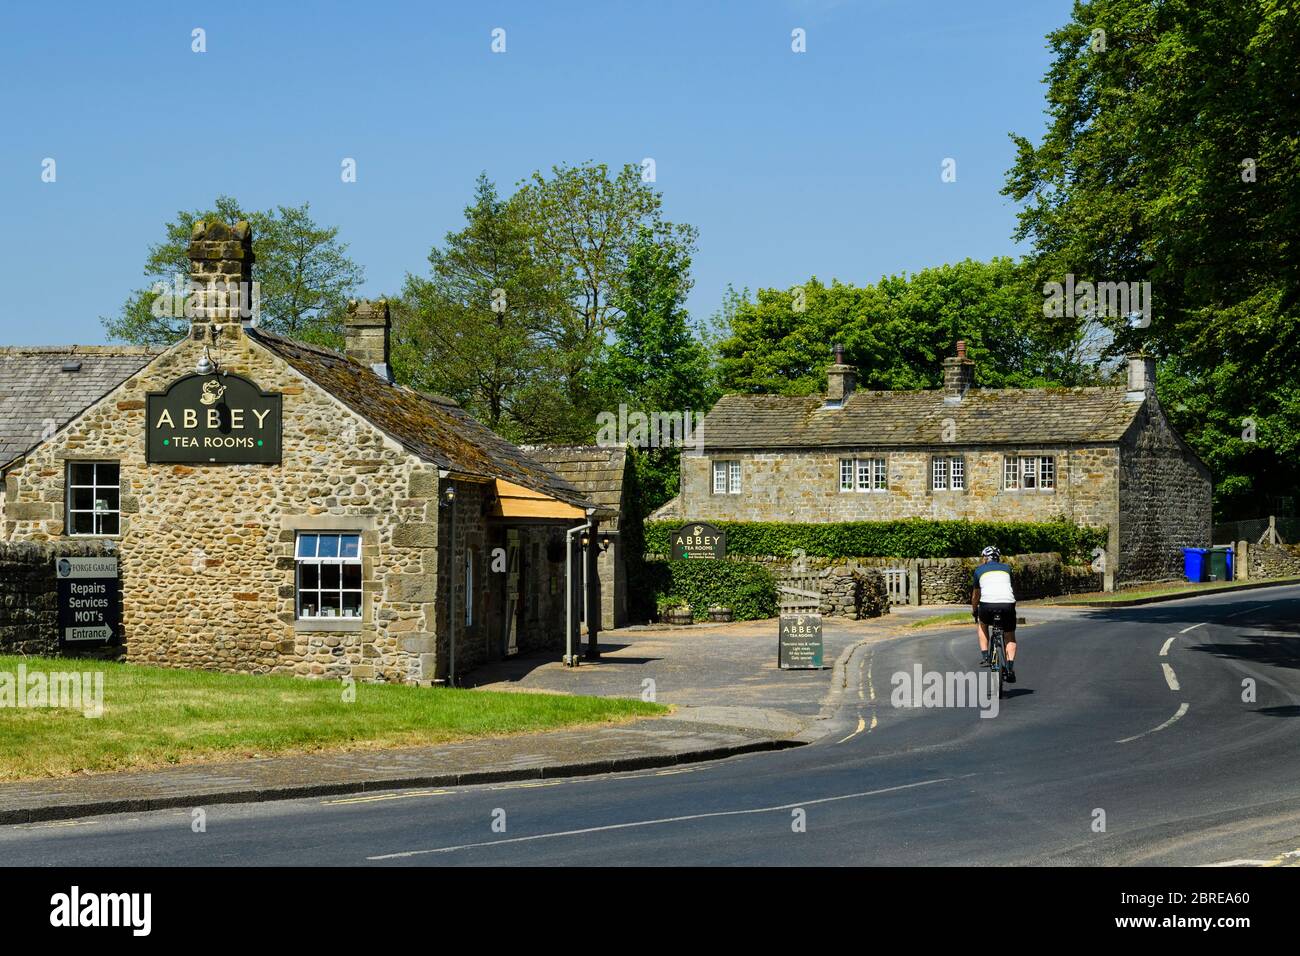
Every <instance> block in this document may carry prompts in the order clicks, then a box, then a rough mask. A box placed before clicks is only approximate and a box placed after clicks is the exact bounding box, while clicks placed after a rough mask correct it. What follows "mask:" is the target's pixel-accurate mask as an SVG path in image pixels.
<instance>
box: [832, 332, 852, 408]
mask: <svg viewBox="0 0 1300 956" xmlns="http://www.w3.org/2000/svg"><path fill="white" fill-rule="evenodd" d="M857 380H858V373H857V370H856V369H854V367H853V366H852V365H846V364H845V363H844V346H842V345H837V346H835V364H834V365H832V366H830V367H829V368H827V369H826V400H827V401H828V402H842V401H844V399H846V398H848V397H849V395H850V394H852V392H853V389H854V387H855V386H856V385H857Z"/></svg>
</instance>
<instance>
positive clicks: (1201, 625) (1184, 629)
mask: <svg viewBox="0 0 1300 956" xmlns="http://www.w3.org/2000/svg"><path fill="white" fill-rule="evenodd" d="M1208 623H1209V621H1202V622H1201V623H1200V624H1193V625H1192V626H1191V627H1185V628H1183V629H1182V630H1181V631H1179V632H1178V633H1179V634H1186V633H1187V632H1188V631H1194V630H1196V629H1197V628H1198V627H1205V625H1206V624H1208Z"/></svg>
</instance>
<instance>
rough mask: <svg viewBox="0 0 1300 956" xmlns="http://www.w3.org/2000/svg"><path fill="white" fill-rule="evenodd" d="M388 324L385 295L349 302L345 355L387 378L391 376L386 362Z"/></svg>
mask: <svg viewBox="0 0 1300 956" xmlns="http://www.w3.org/2000/svg"><path fill="white" fill-rule="evenodd" d="M390 327H391V323H390V322H389V318H388V302H387V301H386V300H385V299H380V300H379V301H378V302H371V301H369V300H368V299H361V300H357V299H352V300H351V301H350V302H348V312H347V315H346V316H345V317H344V319H343V340H344V342H345V345H344V347H343V351H344V352H346V353H347V356H348V358H350V359H352V360H353V361H354V362H360V363H361V364H362V365H364V366H366V367H367V368H369V369H372V370H373V371H374V373H375V374H376V375H378V376H379V377H380V378H382V379H384V380H385V381H388V382H391V381H392V380H393V373H392V369H391V367H390V366H389V364H388V342H389V329H390Z"/></svg>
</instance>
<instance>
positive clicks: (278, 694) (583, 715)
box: [0, 655, 668, 780]
mask: <svg viewBox="0 0 1300 956" xmlns="http://www.w3.org/2000/svg"><path fill="white" fill-rule="evenodd" d="M20 664H21V665H22V666H23V667H24V668H25V674H26V686H27V695H26V696H27V697H28V706H25V707H18V706H15V705H16V703H17V700H18V690H17V683H18V674H19V665H20ZM74 671H76V672H87V671H88V672H91V673H94V672H102V674H103V684H102V687H103V714H102V716H100V717H86V716H85V713H84V712H85V711H86V710H87V709H92V708H90V705H89V702H88V701H86V700H83V701H82V703H81V708H80V709H72V708H66V707H65V708H54V707H49V706H32V704H33V703H34V701H33V699H32V693H33V687H34V684H33V676H32V675H33V674H41V675H43V676H44V677H45V680H46V681H47V683H48V682H49V681H50V678H49V676H48V675H50V674H52V673H65V674H66V673H71V672H74ZM344 690H345V688H344V685H342V684H341V683H339V682H336V681H323V680H304V679H302V678H297V677H273V676H253V675H236V674H218V673H212V672H209V671H196V670H176V669H171V668H160V667H141V666H137V665H135V664H116V663H109V662H104V661H90V660H74V659H69V658H58V659H52V658H42V657H13V656H5V655H0V780H19V779H29V778H35V777H58V776H66V775H68V774H74V773H80V772H87V771H90V772H95V771H113V770H138V769H145V768H151V767H163V766H169V765H173V764H179V763H190V762H194V761H199V760H210V759H216V758H226V759H230V758H240V757H252V756H267V755H270V754H284V753H291V752H305V751H313V750H326V749H336V750H354V749H377V748H384V747H398V746H418V745H421V744H437V743H445V742H447V741H452V740H464V739H466V738H472V737H488V736H498V735H504V734H517V733H527V732H530V731H544V730H552V729H556V728H561V727H571V726H574V725H578V724H594V723H611V722H623V721H627V720H633V719H635V718H638V717H647V716H656V715H659V714H663V713H666V712H667V711H668V708H667V707H664V706H662V705H659V704H649V703H643V702H642V701H639V700H623V699H617V698H605V697H577V696H560V695H556V694H525V693H499V692H492V691H477V690H452V689H447V688H428V687H406V686H402V685H394V684H357V685H355V687H353V688H352V690H353V691H354V693H355V700H354V701H353V702H351V703H348V702H346V701H345V700H344ZM49 696H53V695H52V694H51V695H48V696H47V699H48V697H49Z"/></svg>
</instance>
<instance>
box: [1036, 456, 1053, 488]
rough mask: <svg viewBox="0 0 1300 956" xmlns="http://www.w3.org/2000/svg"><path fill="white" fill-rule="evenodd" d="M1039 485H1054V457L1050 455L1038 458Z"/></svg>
mask: <svg viewBox="0 0 1300 956" xmlns="http://www.w3.org/2000/svg"><path fill="white" fill-rule="evenodd" d="M1039 479H1040V480H1039V486H1040V487H1042V488H1054V487H1056V459H1055V458H1052V457H1050V456H1044V457H1043V458H1040V459H1039Z"/></svg>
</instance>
